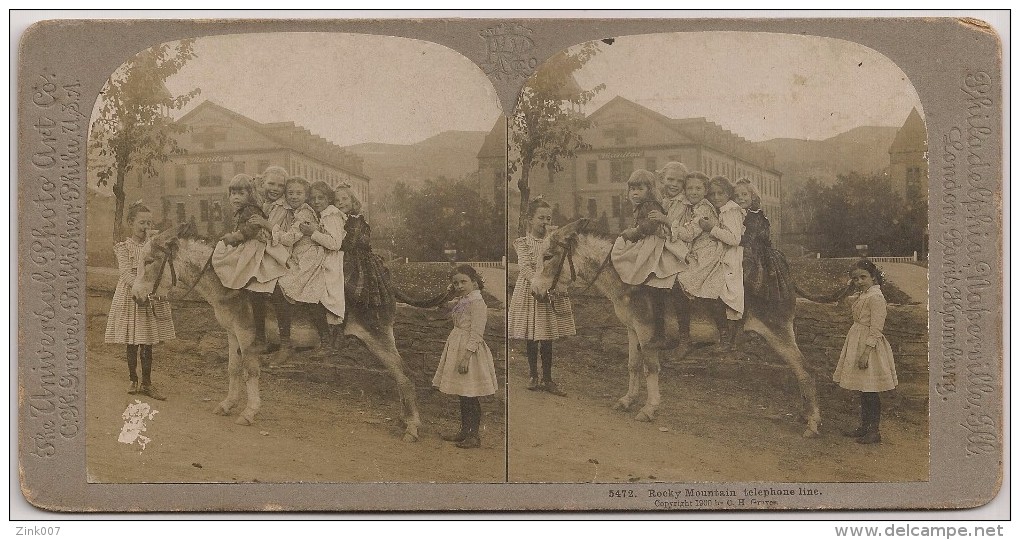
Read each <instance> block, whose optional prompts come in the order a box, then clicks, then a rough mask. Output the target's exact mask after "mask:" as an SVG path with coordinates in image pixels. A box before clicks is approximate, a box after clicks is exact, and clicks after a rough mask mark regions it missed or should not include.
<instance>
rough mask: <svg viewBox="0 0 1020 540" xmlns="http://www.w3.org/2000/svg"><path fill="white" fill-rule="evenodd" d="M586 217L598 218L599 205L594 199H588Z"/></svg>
mask: <svg viewBox="0 0 1020 540" xmlns="http://www.w3.org/2000/svg"><path fill="white" fill-rule="evenodd" d="M588 217H590V218H597V217H599V203H598V201H597V200H595V199H588Z"/></svg>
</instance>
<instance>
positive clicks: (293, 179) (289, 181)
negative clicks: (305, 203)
mask: <svg viewBox="0 0 1020 540" xmlns="http://www.w3.org/2000/svg"><path fill="white" fill-rule="evenodd" d="M291 184H301V185H302V186H304V188H305V197H306V198H307V197H308V192H309V191H311V189H310V188H311V186H312V184H311V183H310V182H308V180H306V179H305V177H303V176H291V177H290V178H288V179H287V183H285V184H284V189H286V187H287V186H289V185H291Z"/></svg>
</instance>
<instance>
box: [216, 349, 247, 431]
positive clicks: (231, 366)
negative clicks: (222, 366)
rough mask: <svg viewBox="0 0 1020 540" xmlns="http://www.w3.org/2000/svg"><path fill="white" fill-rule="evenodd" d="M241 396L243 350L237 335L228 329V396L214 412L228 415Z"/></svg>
mask: <svg viewBox="0 0 1020 540" xmlns="http://www.w3.org/2000/svg"><path fill="white" fill-rule="evenodd" d="M240 397H241V352H240V349H239V347H238V344H237V336H236V335H235V334H234V333H233V332H231V331H229V330H228V331H227V397H226V399H224V400H223V401H221V402H220V403H219V404H218V405H216V408H215V409H213V412H214V413H216V414H219V415H228V414H230V410H231V409H233V408H234V406H235V405H237V401H238V399H239V398H240Z"/></svg>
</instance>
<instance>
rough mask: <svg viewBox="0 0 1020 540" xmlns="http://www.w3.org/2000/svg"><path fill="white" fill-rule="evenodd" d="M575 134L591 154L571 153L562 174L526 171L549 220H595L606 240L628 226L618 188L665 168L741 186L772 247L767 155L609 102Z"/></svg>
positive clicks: (775, 221)
mask: <svg viewBox="0 0 1020 540" xmlns="http://www.w3.org/2000/svg"><path fill="white" fill-rule="evenodd" d="M588 119H589V120H591V122H592V127H591V128H590V129H588V130H586V131H585V132H584V134H583V139H584V141H585V142H586V143H587V144H589V145H591V148H589V149H587V150H584V151H580V152H577V155H576V157H575V158H574V159H572V160H569V161H568V162H567V163H566V164H565V167H564V170H563V171H560V172H558V173H553V172H551V171H549V170H537V169H535V170H532V172H531V175H530V186H531V192H532V195H533V196H537V195H539V194H541V195H543V197H545V199H546V200H548V201H549V202H550V203H552V204H553V206H554V214H558V215H562V216H564V217H566V218H568V219H569V218H571V217H590V218H594V219H599V220H603V221H604V222H607V223H608V225H609V229H610V231H611V232H613V233H616V232H619V231H621V230H623V229H625V228H627V227H628V226H630V221H631V219H632V217H631V206H630V203H629V201H628V200H627V195H626V187H627V186H626V183H627V179H628V178H629V177H630V174H631V173H632V172H633V171H634V170H636V169H646V170H650V171H655V170H657V169H659V168H661V167H662V166H663V165H665V164H666V163H668V162H670V161H680V162H682V163H684V164H685V165H686V166H687V168H688V169H689V170H690V171H702V172H704V173H705V174H707V175H708V176H716V175H724V176H726V177H727V178H729V179H730V180H731V181H736V180H739V179H741V178H747V179H748V180H750V181H751V182H753V183H754V184H755V185H756V186H757V187H758V190H759V192H760V193H761V195H762V206H763V207H764V209H765V212H766V215H768V216H769V220H770V221H771V223H772V240H773V242H775V243H776V244H777V245H778V242H779V236H780V234H781V231H782V198H781V195H780V193H781V189H780V186H781V182H782V174H781V173H780V172H779V171H777V170H775V158H774V156H773V155H772V153H771V152H768V151H767V150H765V149H763V148H760V147H758V146H757V145H755V144H754V143H751V142H749V141H747V140H745V139H743V138H742V137H740V136H738V135H736V134H734V133H732V132H730V131H727V130H725V129H723V128H722V127H720V126H718V125H717V124H715V123H713V122H710V121H708V120H706V119H705V118H685V119H674V118H669V117H667V116H664V115H662V114H660V113H657V112H655V111H653V110H651V109H649V108H647V107H644V106H641V105H638V104H637V103H634V102H632V101H630V100H627V99H624V98H622V97H619V96H617V97H615V98H613V99H612V100H610V101H609V102H608V103H606V104H605V105H603V106H602V107H600V108H599V109H598V110H596V111H595V112H594V113H592V114H591V115H590V116H589V117H588Z"/></svg>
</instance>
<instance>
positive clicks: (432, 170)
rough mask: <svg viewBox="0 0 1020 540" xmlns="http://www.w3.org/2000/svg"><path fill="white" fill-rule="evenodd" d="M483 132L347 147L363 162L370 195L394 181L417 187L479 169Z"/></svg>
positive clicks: (384, 189)
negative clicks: (440, 178)
mask: <svg viewBox="0 0 1020 540" xmlns="http://www.w3.org/2000/svg"><path fill="white" fill-rule="evenodd" d="M485 135H486V132H484V131H444V132H443V133H440V134H438V135H435V136H433V137H429V138H428V139H425V140H424V141H421V142H419V143H415V144H409V145H404V144H383V143H364V144H357V145H354V146H349V147H347V150H349V151H351V152H354V153H355V154H357V155H359V156H361V157H362V158H363V159H364V171H365V174H367V175H368V176H369V178H371V179H372V196H373V198H377V197H379V196H381V195H382V194H384V193H387V192H388V191H389V190H390V189H391V188H392V187H393V185H394V184H396V183H397V182H404V183H406V184H410V185H417V184H420V183H421V182H422V181H424V180H425V179H426V178H435V177H437V176H445V177H447V178H451V179H458V178H461V177H463V176H465V175H467V174H470V173H473V172H475V171H477V170H478V160H477V159H476V157H475V156H476V155H477V154H478V150H479V149H480V148H481V147H482V141H484V140H485Z"/></svg>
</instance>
